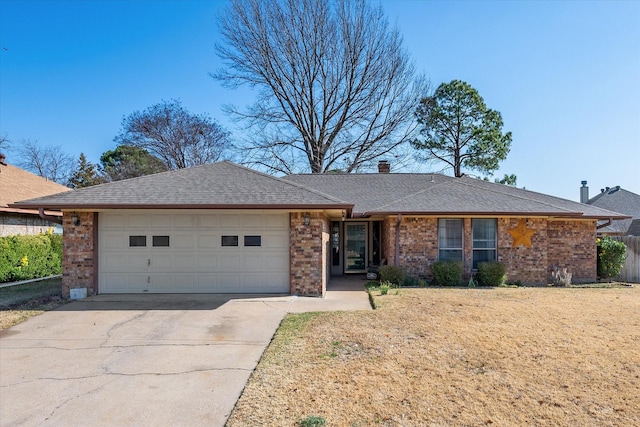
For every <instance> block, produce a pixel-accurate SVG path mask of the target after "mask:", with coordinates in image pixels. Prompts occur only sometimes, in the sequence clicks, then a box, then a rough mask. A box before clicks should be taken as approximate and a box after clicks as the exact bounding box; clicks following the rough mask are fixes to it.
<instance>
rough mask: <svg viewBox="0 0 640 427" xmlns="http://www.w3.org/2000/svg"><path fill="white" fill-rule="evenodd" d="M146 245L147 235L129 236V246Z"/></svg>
mask: <svg viewBox="0 0 640 427" xmlns="http://www.w3.org/2000/svg"><path fill="white" fill-rule="evenodd" d="M137 246H147V236H129V247H130V248H133V247H137Z"/></svg>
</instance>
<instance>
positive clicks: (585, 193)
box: [580, 181, 589, 203]
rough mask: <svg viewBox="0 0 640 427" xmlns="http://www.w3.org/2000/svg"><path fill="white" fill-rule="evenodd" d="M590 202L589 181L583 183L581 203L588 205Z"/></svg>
mask: <svg viewBox="0 0 640 427" xmlns="http://www.w3.org/2000/svg"><path fill="white" fill-rule="evenodd" d="M588 201H589V187H587V181H582V187H580V203H587V202H588Z"/></svg>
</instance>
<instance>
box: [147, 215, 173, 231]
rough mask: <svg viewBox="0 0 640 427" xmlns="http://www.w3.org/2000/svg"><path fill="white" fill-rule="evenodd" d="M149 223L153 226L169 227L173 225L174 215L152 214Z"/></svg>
mask: <svg viewBox="0 0 640 427" xmlns="http://www.w3.org/2000/svg"><path fill="white" fill-rule="evenodd" d="M148 223H150V224H151V227H153V228H165V229H166V228H169V227H171V226H172V225H173V215H150V217H149V220H148Z"/></svg>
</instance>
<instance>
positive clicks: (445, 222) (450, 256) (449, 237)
mask: <svg viewBox="0 0 640 427" xmlns="http://www.w3.org/2000/svg"><path fill="white" fill-rule="evenodd" d="M438 259H439V260H440V261H462V219H459V218H440V219H438Z"/></svg>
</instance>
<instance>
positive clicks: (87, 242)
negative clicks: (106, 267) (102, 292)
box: [62, 212, 98, 298]
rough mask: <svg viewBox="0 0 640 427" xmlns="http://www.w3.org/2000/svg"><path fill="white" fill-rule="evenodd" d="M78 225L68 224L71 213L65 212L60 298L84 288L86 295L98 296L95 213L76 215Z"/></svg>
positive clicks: (96, 215)
mask: <svg viewBox="0 0 640 427" xmlns="http://www.w3.org/2000/svg"><path fill="white" fill-rule="evenodd" d="M76 215H77V216H78V219H79V220H80V224H79V225H74V224H73V222H72V213H71V212H65V213H64V216H63V220H62V229H63V236H64V239H63V245H62V296H64V297H65V298H68V297H69V292H70V290H71V289H74V288H87V295H96V294H97V293H98V289H97V287H98V274H97V268H98V260H97V251H96V247H95V242H96V241H97V226H98V220H97V218H98V214H97V213H93V212H77V213H76Z"/></svg>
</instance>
